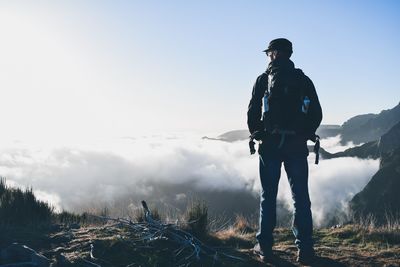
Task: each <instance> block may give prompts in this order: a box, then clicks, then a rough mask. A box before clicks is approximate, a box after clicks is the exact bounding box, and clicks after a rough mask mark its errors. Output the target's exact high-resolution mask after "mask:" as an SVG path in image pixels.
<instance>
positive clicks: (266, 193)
mask: <svg viewBox="0 0 400 267" xmlns="http://www.w3.org/2000/svg"><path fill="white" fill-rule="evenodd" d="M259 152H260V170H259V171H260V178H261V187H262V190H261V196H260V197H261V199H260V226H259V227H260V228H259V232H258V233H257V240H258V242H259V243H260V245H261V246H262V247H264V248H267V249H268V248H272V246H273V243H274V239H273V234H272V233H273V230H274V228H275V226H276V197H277V193H278V184H279V179H280V176H281V165H282V162H283V164H284V167H285V171H286V173H287V177H288V180H289V184H290V188H291V191H292V198H293V202H294V214H293V228H292V230H293V234H294V236H295V238H296V241H295V244H296V245H297V247H298V248H299V249H311V248H312V247H313V240H312V231H313V226H312V215H311V202H310V197H309V194H308V162H307V155H308V153H307V154H304V153H303V154H293V153H285V151H282V152H280V153H278V154H275V156H274V157H271V156H270V155H267V153H265V154H264V153H263V152H262V151H259Z"/></svg>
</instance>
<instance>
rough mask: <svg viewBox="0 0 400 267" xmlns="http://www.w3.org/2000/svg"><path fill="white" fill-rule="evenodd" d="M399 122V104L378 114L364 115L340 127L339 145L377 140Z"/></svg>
mask: <svg viewBox="0 0 400 267" xmlns="http://www.w3.org/2000/svg"><path fill="white" fill-rule="evenodd" d="M399 121H400V103H399V104H398V105H397V106H395V107H394V108H392V109H388V110H383V111H381V112H380V113H379V114H364V115H358V116H355V117H353V118H351V119H349V120H347V121H346V122H345V123H343V125H342V129H341V135H342V140H341V143H342V144H345V143H347V142H350V141H351V142H353V143H355V144H360V143H366V142H370V141H375V140H378V139H379V138H380V137H381V136H382V135H383V134H385V133H386V132H387V131H389V129H390V128H392V127H393V126H394V125H395V124H396V123H398V122H399Z"/></svg>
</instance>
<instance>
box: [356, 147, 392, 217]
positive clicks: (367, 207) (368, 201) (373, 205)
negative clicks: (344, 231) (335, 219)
mask: <svg viewBox="0 0 400 267" xmlns="http://www.w3.org/2000/svg"><path fill="white" fill-rule="evenodd" d="M399 188H400V147H399V148H397V149H396V150H394V151H392V152H389V153H387V154H385V155H383V156H382V157H381V166H380V169H379V171H378V172H377V173H376V174H375V175H374V176H373V177H372V179H371V180H370V181H369V183H368V184H367V185H366V186H365V188H364V189H363V190H362V191H361V192H359V193H358V194H357V195H355V196H354V197H353V199H352V200H351V201H350V209H351V211H352V213H353V215H354V217H355V218H356V219H357V218H365V217H367V216H369V215H373V217H374V218H375V219H376V220H377V223H385V222H386V218H387V216H388V215H389V216H394V217H397V218H398V217H399V216H400V193H399Z"/></svg>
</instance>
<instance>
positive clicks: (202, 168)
mask: <svg viewBox="0 0 400 267" xmlns="http://www.w3.org/2000/svg"><path fill="white" fill-rule="evenodd" d="M339 141H340V137H339V136H338V137H333V138H328V139H323V140H322V141H321V146H322V147H324V148H325V149H326V150H328V151H329V152H337V151H340V150H344V149H345V148H347V147H349V146H351V144H349V145H348V146H346V147H343V146H340V145H339ZM59 144H60V143H59V142H58V143H57V145H52V144H49V143H42V144H36V145H32V143H29V142H23V141H13V142H7V143H3V144H1V146H0V176H2V177H6V179H7V183H8V184H9V185H10V186H19V187H23V188H24V187H33V190H34V192H35V194H36V195H37V197H38V198H39V199H41V200H44V201H47V202H49V203H51V205H53V206H54V207H55V209H56V210H58V211H61V210H68V211H77V212H82V211H85V210H88V211H90V210H91V209H95V208H99V207H101V206H108V207H112V210H113V212H114V214H113V215H115V216H121V215H122V216H123V215H126V214H127V213H126V211H127V210H128V209H137V208H138V207H139V204H140V200H141V199H146V200H148V201H150V202H155V203H156V204H157V203H162V204H163V205H164V207H169V208H170V209H171V210H173V209H175V210H176V212H178V213H179V212H182V210H183V209H184V206H185V205H186V204H187V203H188V201H189V200H190V199H192V198H198V199H204V200H207V203H208V205H209V206H210V210H213V208H214V210H215V211H216V212H218V213H220V214H221V212H222V213H224V214H226V215H228V216H229V215H231V214H235V213H245V214H247V215H249V214H254V213H257V211H258V199H257V196H258V193H259V190H260V182H259V178H258V157H257V155H252V156H251V155H250V154H249V149H248V143H247V141H237V142H233V143H229V142H223V141H216V140H206V139H202V138H201V136H200V135H194V134H164V135H152V136H136V137H124V138H104V139H88V140H85V141H81V142H70V143H64V145H59ZM309 167H310V177H309V188H310V196H311V201H312V211H313V217H314V222H315V225H316V226H326V225H327V224H328V222H329V221H331V219H332V217H335V216H337V215H338V214H339V213H341V212H344V211H345V210H346V204H347V202H348V201H349V200H350V199H351V198H352V196H354V194H356V193H357V192H359V191H360V190H361V189H362V188H363V187H364V186H365V185H366V184H367V182H368V181H369V179H370V178H371V177H372V175H373V174H374V173H375V172H376V171H377V170H378V168H379V161H378V160H372V159H367V160H361V159H356V158H338V159H330V160H324V159H322V160H321V161H320V163H319V165H315V164H314V155H313V154H310V156H309ZM278 199H279V200H280V201H281V202H282V203H283V205H284V206H285V207H286V208H287V209H288V210H291V209H292V200H291V194H290V187H289V185H288V182H287V178H286V174H285V172H284V171H283V172H282V177H281V181H280V187H279V193H278Z"/></svg>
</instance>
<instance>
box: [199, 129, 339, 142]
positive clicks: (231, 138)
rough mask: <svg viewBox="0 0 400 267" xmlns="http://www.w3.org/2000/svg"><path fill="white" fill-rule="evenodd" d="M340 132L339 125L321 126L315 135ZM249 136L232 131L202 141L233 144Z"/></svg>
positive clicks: (238, 131) (246, 133) (240, 131)
mask: <svg viewBox="0 0 400 267" xmlns="http://www.w3.org/2000/svg"><path fill="white" fill-rule="evenodd" d="M340 130H341V127H340V125H321V126H320V127H319V128H318V129H317V134H318V135H319V136H320V137H321V138H328V137H333V136H336V135H338V134H340ZM249 135H250V133H249V131H248V130H233V131H229V132H226V133H223V134H221V135H219V136H217V137H208V136H204V137H203V139H208V140H219V141H225V142H235V141H241V140H247V139H249Z"/></svg>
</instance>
